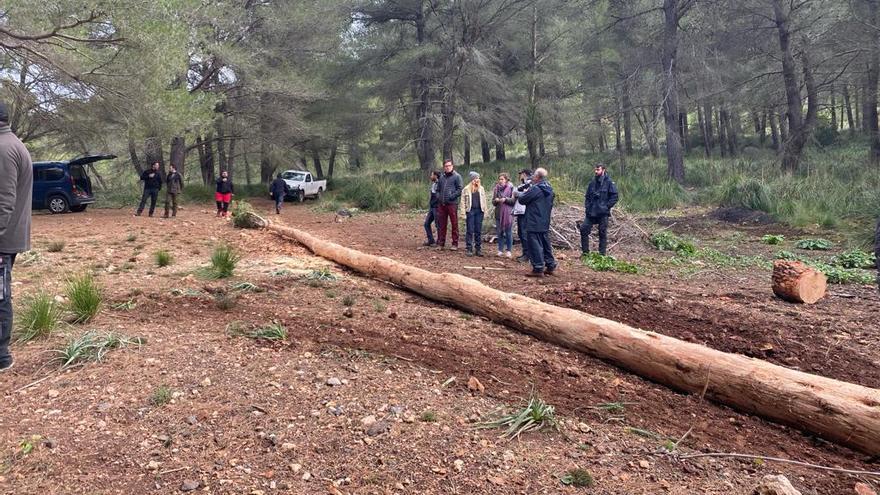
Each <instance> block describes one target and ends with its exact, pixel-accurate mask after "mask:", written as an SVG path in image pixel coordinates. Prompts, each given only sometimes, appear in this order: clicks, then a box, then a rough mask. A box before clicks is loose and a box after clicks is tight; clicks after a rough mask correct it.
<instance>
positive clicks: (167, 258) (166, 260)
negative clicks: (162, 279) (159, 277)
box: [155, 249, 174, 268]
mask: <svg viewBox="0 0 880 495" xmlns="http://www.w3.org/2000/svg"><path fill="white" fill-rule="evenodd" d="M155 256H156V266H158V267H159V268H163V267H166V266H168V265H170V264H171V263H172V261H174V258H173V257H172V256H171V253H169V252H168V251H166V250H164V249H162V250H160V251H156V254H155Z"/></svg>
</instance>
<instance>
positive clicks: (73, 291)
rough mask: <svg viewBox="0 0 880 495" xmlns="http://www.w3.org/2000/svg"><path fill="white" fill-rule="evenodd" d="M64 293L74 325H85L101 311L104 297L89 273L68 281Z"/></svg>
mask: <svg viewBox="0 0 880 495" xmlns="http://www.w3.org/2000/svg"><path fill="white" fill-rule="evenodd" d="M65 293H66V295H67V299H68V300H69V301H70V302H69V303H68V309H69V310H70V312H71V313H73V322H74V323H86V322H88V321H90V320H91V319H92V318H94V317H95V315H97V314H98V312H99V311H100V310H101V304H102V303H103V301H104V296H103V295H102V293H101V287H100V286H99V285H98V283H97V281H95V278H94V277H93V276H92V274H90V273H86V274H83V275H80V276H75V277H71V278H70V279H68V281H67V287H66V289H65Z"/></svg>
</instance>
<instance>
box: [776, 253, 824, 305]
mask: <svg viewBox="0 0 880 495" xmlns="http://www.w3.org/2000/svg"><path fill="white" fill-rule="evenodd" d="M827 282H828V278H827V277H826V276H825V275H824V274H822V273H820V272H818V271H816V270H814V269H812V268H810V267H808V266H807V265H805V264H804V263H802V262H800V261H784V260H776V261H775V262H773V293H774V294H776V296H777V297H779V298H780V299H785V300H786V301H789V302H794V303H805V304H813V303H815V302H816V301H818V300H819V299H822V298H823V297H825V291H826V289H827Z"/></svg>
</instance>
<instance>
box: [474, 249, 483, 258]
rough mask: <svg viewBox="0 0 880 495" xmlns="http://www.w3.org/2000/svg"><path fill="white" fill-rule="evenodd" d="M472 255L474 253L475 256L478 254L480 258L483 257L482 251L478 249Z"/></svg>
mask: <svg viewBox="0 0 880 495" xmlns="http://www.w3.org/2000/svg"><path fill="white" fill-rule="evenodd" d="M474 255H475V256H479V257H480V258H482V257H483V252H482V251H479V250H478V251H476V252H475V253H474Z"/></svg>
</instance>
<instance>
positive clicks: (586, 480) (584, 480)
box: [559, 468, 594, 488]
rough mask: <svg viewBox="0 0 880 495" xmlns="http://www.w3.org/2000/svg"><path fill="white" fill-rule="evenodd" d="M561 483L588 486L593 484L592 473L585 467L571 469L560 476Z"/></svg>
mask: <svg viewBox="0 0 880 495" xmlns="http://www.w3.org/2000/svg"><path fill="white" fill-rule="evenodd" d="M559 481H561V482H562V484H563V485H568V486H575V487H578V488H584V487H590V486H593V483H594V481H593V475H591V474H590V472H589V471H587V470H586V469H580V468H577V469H572V470H571V471H569V472H567V473H565V476H563V477H562V478H560V480H559Z"/></svg>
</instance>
